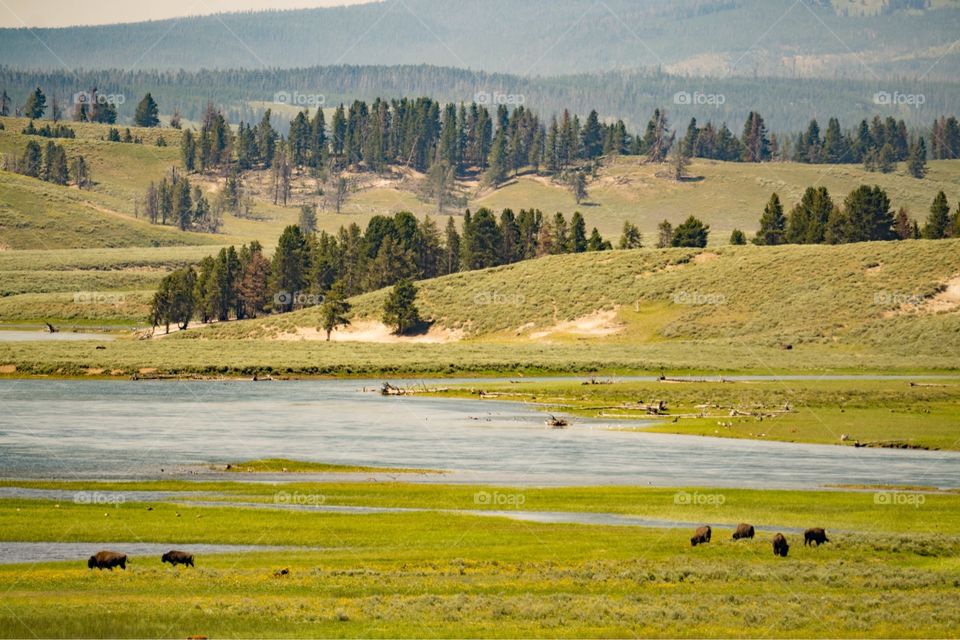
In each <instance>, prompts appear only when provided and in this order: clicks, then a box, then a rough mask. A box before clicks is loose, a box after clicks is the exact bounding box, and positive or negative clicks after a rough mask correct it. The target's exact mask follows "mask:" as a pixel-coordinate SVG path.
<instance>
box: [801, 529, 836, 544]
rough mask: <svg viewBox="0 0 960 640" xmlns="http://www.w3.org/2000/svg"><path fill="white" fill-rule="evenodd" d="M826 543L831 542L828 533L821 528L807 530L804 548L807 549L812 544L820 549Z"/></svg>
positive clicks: (804, 534) (804, 536) (804, 533)
mask: <svg viewBox="0 0 960 640" xmlns="http://www.w3.org/2000/svg"><path fill="white" fill-rule="evenodd" d="M824 542H830V538H828V537H827V532H826V531H824V530H823V529H821V528H820V527H814V528H813V529H807V530H806V531H804V532H803V546H805V547H806V546H808V545H810V544H816V545H817V546H818V547H819V546H820V545H822V544H823V543H824Z"/></svg>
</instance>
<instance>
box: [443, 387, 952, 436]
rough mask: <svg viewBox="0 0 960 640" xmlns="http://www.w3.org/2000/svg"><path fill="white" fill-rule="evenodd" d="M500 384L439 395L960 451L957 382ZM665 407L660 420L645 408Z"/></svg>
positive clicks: (690, 428)
mask: <svg viewBox="0 0 960 640" xmlns="http://www.w3.org/2000/svg"><path fill="white" fill-rule="evenodd" d="M609 382H611V384H595V385H584V384H582V383H580V382H571V381H566V380H565V381H556V382H522V381H520V382H515V383H510V384H507V383H503V382H500V381H498V382H495V383H490V384H483V385H474V384H471V385H453V386H451V387H448V388H446V389H444V390H440V391H437V392H435V395H439V396H463V397H471V396H472V397H476V396H477V395H479V394H481V393H482V394H483V396H484V397H487V398H491V399H492V398H497V399H503V400H511V401H517V402H527V403H535V404H537V405H539V406H541V407H543V408H544V409H547V410H553V411H558V410H562V411H568V412H572V413H574V414H575V415H578V416H588V417H606V418H618V419H624V418H626V419H642V420H644V421H648V422H651V423H652V425H648V424H644V425H643V426H638V427H637V429H638V430H643V431H655V432H659V433H679V434H685V435H698V436H711V437H723V438H751V439H762V440H779V441H785V442H812V443H822V444H846V445H847V446H854V444H855V443H859V444H861V445H863V446H877V447H913V448H927V449H954V450H956V449H960V378H946V379H934V380H921V381H918V382H911V381H909V380H817V379H811V380H780V381H759V380H751V381H741V382H735V381H727V382H670V381H667V382H638V381H632V380H628V381H617V382H613V381H609ZM660 402H664V403H665V405H666V411H664V412H663V415H662V416H651V415H649V413H648V412H647V410H646V408H645V407H647V406H658V405H659V403H660ZM843 436H846V440H841V437H843Z"/></svg>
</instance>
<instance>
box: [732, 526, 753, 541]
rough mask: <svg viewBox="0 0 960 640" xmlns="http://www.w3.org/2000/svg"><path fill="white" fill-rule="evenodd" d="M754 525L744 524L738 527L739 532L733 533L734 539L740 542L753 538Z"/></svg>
mask: <svg viewBox="0 0 960 640" xmlns="http://www.w3.org/2000/svg"><path fill="white" fill-rule="evenodd" d="M753 534H754V531H753V525H752V524H746V523H742V524H739V525H737V530H736V531H734V532H733V539H734V540H740V539H742V538H751V539H752V538H753Z"/></svg>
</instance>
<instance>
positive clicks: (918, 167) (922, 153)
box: [907, 137, 927, 180]
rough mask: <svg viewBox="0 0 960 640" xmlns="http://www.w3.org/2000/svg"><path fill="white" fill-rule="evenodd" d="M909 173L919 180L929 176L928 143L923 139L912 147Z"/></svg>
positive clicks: (908, 167)
mask: <svg viewBox="0 0 960 640" xmlns="http://www.w3.org/2000/svg"><path fill="white" fill-rule="evenodd" d="M907 171H908V172H909V173H910V175H911V176H913V177H914V178H917V179H918V180H922V179H923V178H925V177H926V176H927V143H926V141H925V140H924V139H923V138H922V137H921V138H920V139H919V140H918V141H917V142H916V143H915V144H912V145H910V157H909V158H908V160H907Z"/></svg>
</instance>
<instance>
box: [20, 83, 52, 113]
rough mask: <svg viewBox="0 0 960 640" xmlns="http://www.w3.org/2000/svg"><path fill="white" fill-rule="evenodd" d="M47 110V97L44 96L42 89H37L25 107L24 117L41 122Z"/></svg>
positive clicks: (28, 97)
mask: <svg viewBox="0 0 960 640" xmlns="http://www.w3.org/2000/svg"><path fill="white" fill-rule="evenodd" d="M46 110H47V97H46V96H45V95H43V91H41V90H40V87H37V88H36V89H35V90H34V91H33V92H32V93H31V94H30V95H29V96H27V102H26V104H24V105H23V117H25V118H30V119H31V120H39V119H40V118H42V117H43V114H44V112H45V111H46Z"/></svg>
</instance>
